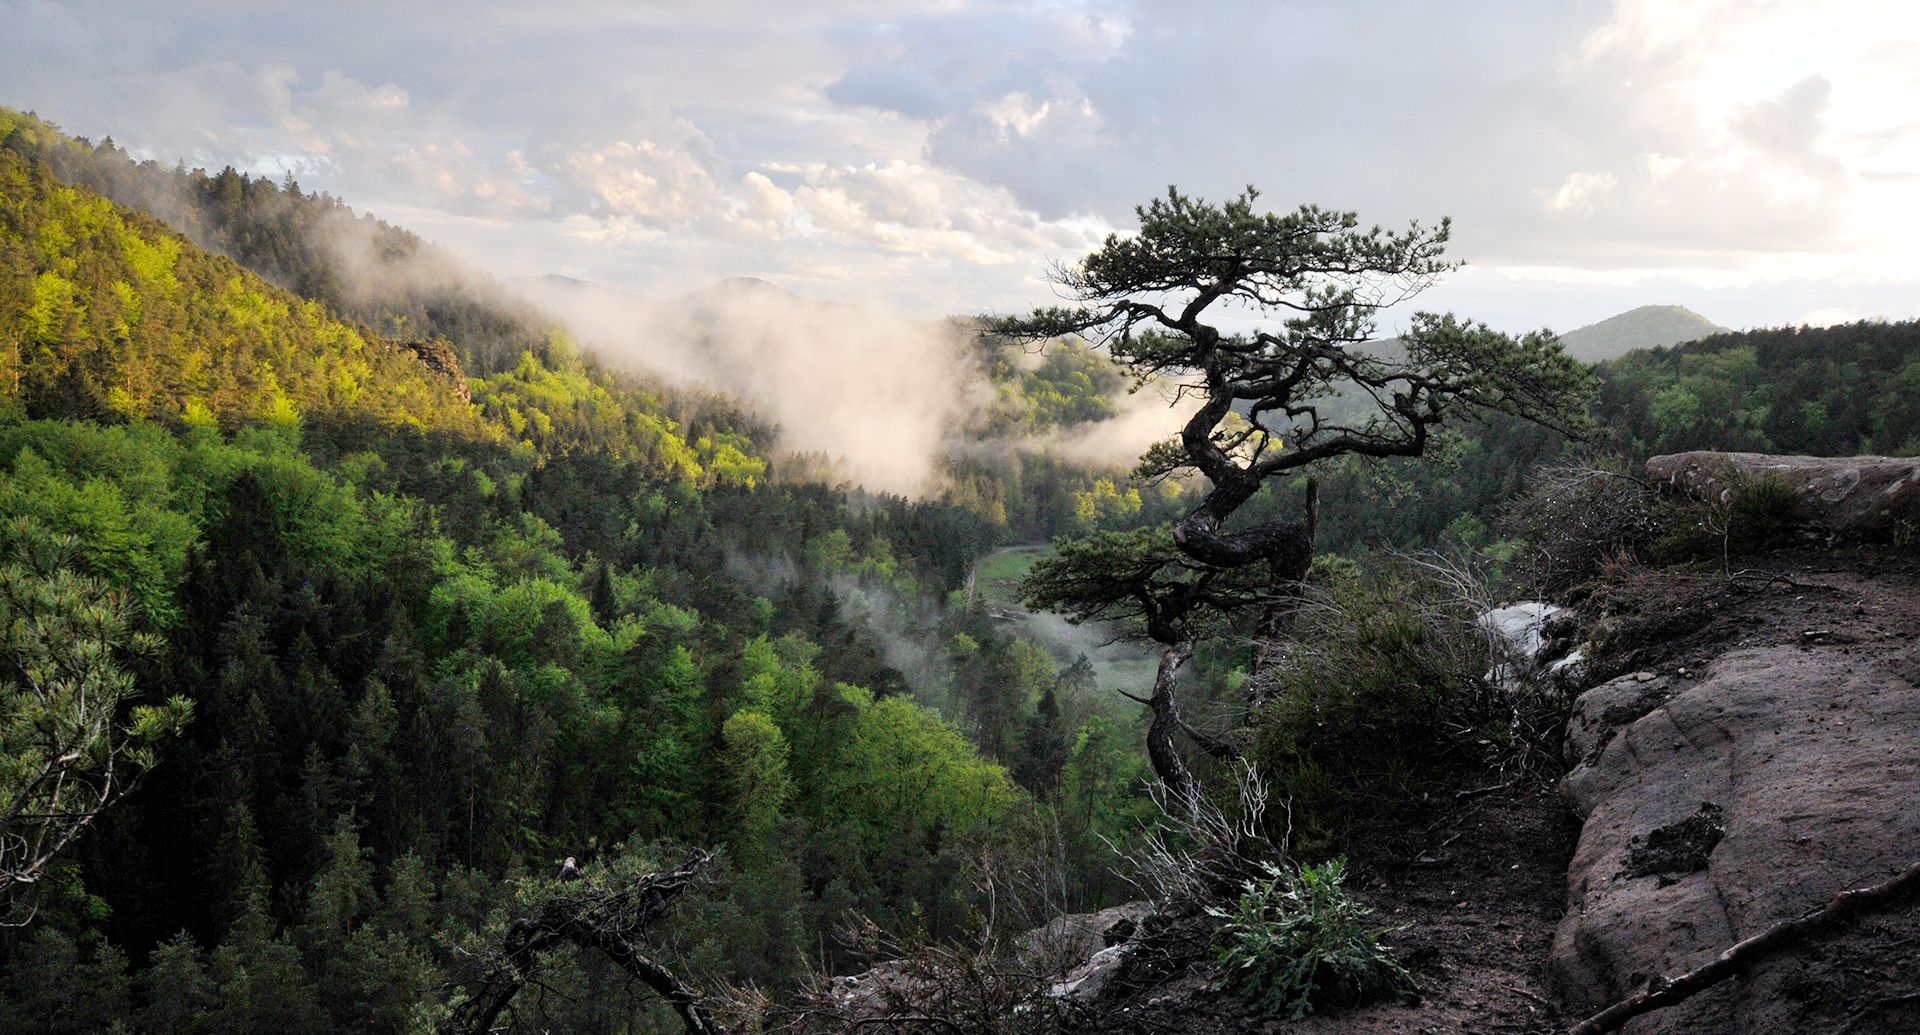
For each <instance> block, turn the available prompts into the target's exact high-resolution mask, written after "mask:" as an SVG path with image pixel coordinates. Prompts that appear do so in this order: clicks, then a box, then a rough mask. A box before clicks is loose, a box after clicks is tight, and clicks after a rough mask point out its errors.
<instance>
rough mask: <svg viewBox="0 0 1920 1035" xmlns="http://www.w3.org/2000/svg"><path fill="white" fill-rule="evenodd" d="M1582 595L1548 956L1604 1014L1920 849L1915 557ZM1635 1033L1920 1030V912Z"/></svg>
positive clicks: (1850, 558)
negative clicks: (1579, 820)
mask: <svg viewBox="0 0 1920 1035" xmlns="http://www.w3.org/2000/svg"><path fill="white" fill-rule="evenodd" d="M1732 573H1733V576H1734V577H1731V578H1729V577H1728V573H1726V572H1709V573H1703V574H1700V575H1696V576H1693V577H1678V576H1676V575H1675V574H1674V573H1671V572H1667V573H1651V572H1649V573H1641V574H1639V575H1636V576H1633V577H1629V578H1625V579H1622V580H1621V581H1620V582H1619V583H1618V584H1617V585H1614V586H1610V587H1608V588H1607V589H1605V590H1604V591H1603V592H1601V593H1599V594H1596V596H1595V597H1594V598H1593V599H1591V600H1589V601H1587V602H1586V605H1585V607H1584V610H1585V611H1586V612H1587V615H1588V617H1589V619H1590V620H1591V621H1592V622H1593V628H1594V629H1595V630H1596V631H1598V632H1599V633H1600V634H1602V636H1603V637H1604V640H1605V642H1606V643H1607V644H1609V646H1608V647H1607V649H1605V650H1604V651H1603V652H1602V653H1601V655H1600V656H1599V658H1597V659H1596V669H1597V671H1596V674H1597V675H1600V676H1609V675H1611V676H1613V678H1611V679H1608V680H1607V681H1605V682H1603V683H1601V684H1600V685H1599V686H1597V687H1596V688H1594V689H1592V690H1590V691H1588V692H1587V693H1586V694H1585V695H1583V696H1582V697H1581V698H1580V700H1579V703H1578V706H1577V707H1576V710H1575V713H1574V716H1573V718H1572V720H1571V723H1570V729H1569V737H1568V742H1569V751H1570V753H1571V754H1572V755H1573V756H1574V757H1573V759H1572V761H1573V762H1574V763H1575V767H1574V768H1573V770H1572V771H1571V772H1570V774H1569V775H1568V778H1567V780H1566V789H1567V791H1568V795H1569V798H1570V800H1571V802H1572V803H1573V805H1574V806H1575V808H1576V809H1577V810H1578V811H1580V812H1581V813H1582V814H1584V815H1585V816H1586V824H1585V827H1584V830H1583V833H1582V836H1581V839H1580V844H1579V847H1578V849H1577V850H1576V852H1575V854H1574V857H1573V859H1572V861H1571V863H1570V866H1569V875H1568V883H1569V890H1568V913H1567V916H1566V917H1565V919H1564V920H1563V921H1562V922H1561V925H1560V930H1559V932H1558V938H1557V940H1556V945H1555V949H1554V952H1553V955H1552V958H1551V962H1550V968H1549V970H1550V973H1549V978H1550V984H1551V986H1552V988H1553V990H1554V992H1555V993H1556V995H1557V996H1558V998H1560V999H1561V1000H1562V1001H1565V1002H1567V1003H1569V1004H1570V1005H1571V1006H1573V1007H1575V1008H1577V1009H1592V1008H1596V1007H1598V1006H1600V1005H1603V1004H1605V1003H1607V1002H1610V1001H1613V1000H1615V999H1618V998H1620V997H1622V996H1624V995H1626V994H1628V993H1629V992H1632V991H1634V990H1636V989H1637V988H1638V987H1640V986H1641V985H1643V984H1644V983H1645V981H1646V980H1647V979H1648V978H1649V977H1651V976H1652V975H1655V974H1667V975H1671V974H1673V973H1677V972H1679V971H1682V970H1685V969H1689V968H1691V967H1694V966H1698V965H1700V964H1702V963H1704V962H1706V961H1707V960H1708V959H1710V958H1711V957H1712V956H1713V955H1714V954H1715V953H1717V952H1718V951H1719V950H1720V949H1722V948H1724V947H1725V946H1727V945H1730V944H1732V943H1733V942H1735V941H1737V940H1739V939H1741V938H1745V937H1748V936H1751V935H1753V934H1755V933H1757V932H1758V931H1760V930H1762V929H1764V928H1766V927H1767V926H1769V925H1771V924H1773V923H1776V922H1779V921H1781V920H1786V919H1791V918H1794V917H1797V916H1799V915H1801V914H1803V913H1806V912H1808V911H1810V910H1812V909H1814V908H1816V907H1818V906H1819V905H1821V904H1823V903H1824V902H1825V901H1826V900H1827V899H1828V898H1830V897H1831V896H1832V895H1834V894H1836V893H1838V892H1840V891H1842V890H1845V889H1847V888H1850V887H1857V886H1862V885H1866V884H1871V883H1876V882H1878V881H1880V880H1884V879H1886V878H1888V877H1890V876H1892V875H1893V874H1894V873H1895V872H1897V871H1899V870H1900V869H1902V868H1904V867H1905V866H1907V865H1909V864H1910V863H1912V862H1913V860H1914V859H1915V858H1916V857H1920V810H1915V809H1914V808H1913V802H1914V792H1915V790H1916V788H1920V557H1916V555H1915V551H1913V550H1911V549H1905V548H1896V547H1881V548H1849V549H1843V550H1838V551H1834V550H1828V549H1816V548H1810V547H1801V548H1795V549H1790V550H1787V551H1783V552H1778V553H1774V554H1771V555H1767V556H1763V557H1753V558H1747V559H1745V560H1744V561H1736V562H1735V565H1734V567H1733V570H1732ZM1626 1030H1627V1031H1629V1032H1633V1033H1641V1035H1651V1033H1680V1032H1695V1031H1724V1032H1756V1033H1757V1032H1774V1031H1822V1032H1860V1033H1869V1032H1875V1033H1877V1032H1913V1031H1920V914H1917V912H1916V910H1915V909H1914V908H1913V904H1912V902H1911V901H1910V900H1909V901H1908V902H1907V903H1905V904H1903V905H1900V906H1897V907H1896V908H1894V909H1891V910H1888V911H1884V912H1880V913H1876V914H1874V915H1872V916H1870V917H1868V918H1867V919H1866V920H1865V921H1864V922H1862V923H1858V924H1854V925H1848V926H1846V927H1844V928H1842V929H1841V930H1838V931H1835V932H1833V933H1831V934H1829V935H1827V936H1825V937H1823V938H1820V939H1817V940H1816V941H1814V942H1811V943H1809V944H1806V945H1804V946H1802V947H1800V948H1798V949H1795V950H1792V951H1789V952H1786V953H1783V954H1782V955H1780V956H1778V957H1776V958H1774V959H1771V960H1768V961H1765V962H1763V963H1761V964H1759V965H1757V966H1756V967H1754V968H1753V969H1752V970H1751V971H1750V972H1749V973H1747V974H1745V975H1743V976H1742V977H1740V978H1737V979H1735V980H1733V981H1730V982H1727V983H1726V984H1724V985H1722V986H1720V987H1718V988H1716V989H1714V990H1712V991H1709V992H1707V993H1705V994H1703V995H1701V996H1699V997H1696V998H1695V999H1693V1000H1690V1001H1688V1002H1686V1003H1684V1004H1681V1005H1680V1006H1677V1007H1674V1008H1673V1009H1671V1010H1668V1011H1663V1012H1661V1013H1658V1014H1653V1015H1649V1016H1647V1017H1645V1018H1642V1019H1641V1020H1639V1021H1637V1022H1635V1024H1633V1025H1631V1026H1629V1027H1628V1028H1627V1029H1626Z"/></svg>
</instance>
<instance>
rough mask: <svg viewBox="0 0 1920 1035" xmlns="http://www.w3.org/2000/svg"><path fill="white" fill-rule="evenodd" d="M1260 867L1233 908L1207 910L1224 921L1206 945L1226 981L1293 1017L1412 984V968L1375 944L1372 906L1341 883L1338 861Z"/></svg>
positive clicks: (1249, 997) (1265, 1006)
mask: <svg viewBox="0 0 1920 1035" xmlns="http://www.w3.org/2000/svg"><path fill="white" fill-rule="evenodd" d="M1266 870H1267V876H1266V877H1265V878H1264V879H1257V880H1251V881H1248V882H1247V883H1246V885H1245V887H1244V890H1243V892H1242V894H1241V895H1240V899H1239V901H1238V902H1237V903H1236V904H1235V908H1234V909H1233V910H1231V911H1230V910H1226V909H1221V908H1218V907H1215V908H1212V909H1209V910H1208V911H1207V912H1208V913H1210V914H1212V915H1213V916H1215V917H1218V918H1220V919H1222V920H1224V921H1226V922H1225V923H1224V924H1222V925H1221V927H1220V929H1219V931H1218V932H1217V933H1216V934H1215V935H1214V951H1215V953H1216V954H1217V955H1218V957H1219V960H1220V969H1221V971H1222V982H1223V984H1224V985H1225V986H1226V987H1227V988H1229V989H1231V990H1233V991H1234V992H1237V993H1238V994H1240V995H1242V996H1244V997H1246V999H1247V1000H1248V1001H1250V1002H1253V1003H1257V1004H1258V1005H1259V1006H1261V1007H1262V1008H1263V1009H1266V1010H1269V1011H1273V1012H1279V1011H1282V1010H1284V1011H1286V1013H1287V1016H1289V1017H1290V1018H1292V1019H1294V1020H1299V1019H1300V1018H1302V1017H1305V1016H1306V1015H1307V1014H1309V1013H1312V1012H1314V1011H1315V1010H1327V1009H1331V1008H1336V1007H1341V1006H1351V1005H1354V1004H1357V1003H1363V1002H1367V1001H1370V1000H1374V999H1380V998H1384V997H1387V996H1391V995H1397V994H1400V993H1403V992H1408V991H1411V990H1412V989H1413V977H1412V975H1410V974H1408V973H1407V970H1406V968H1405V967H1402V966H1401V965H1400V964H1399V962H1398V961H1396V960H1395V959H1394V958H1393V956H1392V954H1391V953H1389V952H1388V951H1387V949H1386V947H1385V946H1383V945H1381V944H1380V935H1381V934H1382V933H1383V931H1382V929H1381V928H1379V927H1377V926H1375V925H1374V924H1372V923H1370V922H1369V920H1368V918H1369V917H1371V916H1372V915H1373V910H1372V909H1369V908H1368V907H1366V906H1364V905H1362V904H1360V903H1359V902H1357V901H1355V900H1354V898H1353V897H1352V896H1351V895H1349V894H1347V891H1346V889H1345V888H1344V887H1342V886H1341V885H1342V882H1343V881H1344V880H1345V877H1346V864H1345V863H1344V862H1343V861H1342V860H1339V859H1334V860H1331V861H1329V862H1326V863H1323V864H1321V865H1319V866H1303V867H1301V868H1299V869H1298V870H1289V869H1282V868H1280V867H1277V866H1272V865H1268V866H1267V867H1266Z"/></svg>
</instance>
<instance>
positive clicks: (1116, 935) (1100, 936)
mask: <svg viewBox="0 0 1920 1035" xmlns="http://www.w3.org/2000/svg"><path fill="white" fill-rule="evenodd" d="M1151 912H1153V903H1151V902H1144V901H1141V902H1124V903H1121V904H1120V905H1117V906H1112V907H1109V908H1107V909H1102V910H1099V911H1097V912H1093V913H1068V914H1066V915H1065V916H1057V917H1054V918H1053V919H1052V920H1051V921H1048V923H1047V925H1046V926H1045V927H1041V928H1037V929H1035V930H1032V931H1029V932H1027V933H1026V935H1024V936H1023V937H1022V938H1021V939H1020V942H1021V944H1020V948H1021V950H1022V952H1023V953H1025V954H1026V955H1027V956H1028V957H1030V958H1032V959H1034V960H1035V961H1036V962H1038V963H1040V964H1042V965H1043V966H1045V965H1052V967H1053V968H1054V972H1055V973H1065V972H1066V971H1068V970H1071V969H1073V968H1074V967H1077V966H1079V965H1080V964H1081V963H1083V962H1085V961H1086V960H1088V959H1090V958H1091V957H1092V956H1093V955H1094V954H1095V953H1098V952H1099V951H1100V950H1102V949H1105V948H1108V947H1110V946H1113V945H1118V944H1119V943H1121V942H1124V941H1126V940H1127V939H1129V938H1131V937H1133V933H1134V931H1135V930H1137V929H1138V928H1139V926H1140V922H1141V921H1143V920H1145V919H1146V918H1147V914H1149V913H1151Z"/></svg>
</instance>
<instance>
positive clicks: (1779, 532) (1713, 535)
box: [1654, 469, 1797, 563]
mask: <svg viewBox="0 0 1920 1035" xmlns="http://www.w3.org/2000/svg"><path fill="white" fill-rule="evenodd" d="M1719 483H1720V486H1721V493H1720V497H1719V498H1718V499H1713V500H1706V501H1699V502H1694V501H1689V502H1687V503H1683V504H1680V505H1678V506H1676V507H1675V508H1673V510H1672V511H1670V513H1669V514H1668V515H1667V520H1666V527H1667V532H1666V534H1665V535H1664V536H1662V537H1661V538H1660V541H1659V542H1658V543H1656V544H1655V546H1654V554H1655V557H1656V558H1657V559H1659V560H1662V561H1666V562H1684V561H1705V560H1720V561H1722V562H1723V563H1724V562H1726V561H1727V559H1728V558H1729V557H1731V556H1733V555H1735V554H1747V553H1758V552H1760V551H1763V550H1768V549H1772V548H1774V547H1777V546H1780V545H1783V544H1784V543H1786V542H1787V541H1788V540H1789V539H1790V538H1791V536H1792V533H1793V530H1794V525H1795V522H1794V517H1793V508H1794V503H1795V501H1796V498H1797V497H1796V496H1795V494H1794V491H1793V486H1791V485H1789V484H1787V482H1786V481H1785V479H1782V478H1779V477H1776V476H1774V475H1764V476H1761V477H1758V478H1756V477H1754V476H1752V475H1749V474H1746V473H1745V472H1742V471H1737V470H1733V469H1728V470H1727V471H1726V472H1724V473H1722V474H1721V475H1720V476H1719Z"/></svg>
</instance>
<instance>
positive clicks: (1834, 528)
mask: <svg viewBox="0 0 1920 1035" xmlns="http://www.w3.org/2000/svg"><path fill="white" fill-rule="evenodd" d="M1730 473H1731V474H1732V475H1736V476H1739V477H1743V478H1748V479H1759V478H1769V477H1771V478H1778V479H1780V480H1781V481H1783V482H1785V483H1786V484H1787V485H1788V486H1789V487H1791V488H1792V489H1793V492H1794V496H1795V504H1794V513H1793V518H1794V519H1795V520H1796V521H1798V522H1800V523H1802V524H1805V525H1808V526H1811V527H1814V528H1819V529H1823V530H1825V531H1828V532H1837V533H1842V534H1846V535H1853V536H1860V537H1864V538H1875V539H1884V538H1888V537H1890V536H1894V535H1899V534H1902V533H1904V534H1913V533H1914V532H1920V459H1914V458H1897V457H1889V456H1844V457H1820V456H1773V455H1770V454H1766V453H1716V452H1695V453H1672V454H1669V455H1666V456H1656V457H1654V458H1653V459H1651V460H1648V461H1647V477H1648V478H1651V479H1653V480H1654V481H1656V482H1659V483H1662V484H1664V485H1667V486H1670V487H1673V488H1676V489H1679V490H1681V491H1684V492H1687V493H1689V494H1691V495H1693V496H1697V497H1699V498H1701V499H1705V500H1718V499H1720V498H1722V496H1723V495H1724V494H1725V493H1726V491H1727V481H1728V479H1729V476H1730Z"/></svg>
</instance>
